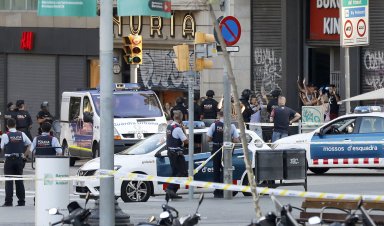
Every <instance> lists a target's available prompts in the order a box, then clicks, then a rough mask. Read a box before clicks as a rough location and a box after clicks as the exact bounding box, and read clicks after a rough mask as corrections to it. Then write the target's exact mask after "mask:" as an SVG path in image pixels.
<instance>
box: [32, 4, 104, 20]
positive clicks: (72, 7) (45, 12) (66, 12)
mask: <svg viewBox="0 0 384 226" xmlns="http://www.w3.org/2000/svg"><path fill="white" fill-rule="evenodd" d="M96 8H97V4H96V0H66V1H62V0H51V1H44V0H39V1H38V8H37V15H38V16H81V17H94V16H97V14H96Z"/></svg>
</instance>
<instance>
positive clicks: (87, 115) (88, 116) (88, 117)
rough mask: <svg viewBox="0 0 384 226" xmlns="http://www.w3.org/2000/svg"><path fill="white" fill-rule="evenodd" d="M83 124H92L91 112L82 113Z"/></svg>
mask: <svg viewBox="0 0 384 226" xmlns="http://www.w3.org/2000/svg"><path fill="white" fill-rule="evenodd" d="M83 115H84V122H90V123H93V113H92V112H84V114H83Z"/></svg>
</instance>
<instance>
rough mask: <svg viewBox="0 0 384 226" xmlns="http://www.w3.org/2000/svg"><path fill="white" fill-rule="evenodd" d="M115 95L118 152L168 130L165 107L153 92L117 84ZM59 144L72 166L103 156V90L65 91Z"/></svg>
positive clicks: (114, 110) (115, 134) (116, 148)
mask: <svg viewBox="0 0 384 226" xmlns="http://www.w3.org/2000/svg"><path fill="white" fill-rule="evenodd" d="M114 86H115V87H114V92H113V103H112V105H113V114H114V119H113V122H114V149H115V150H114V151H115V153H117V152H120V151H122V150H124V149H125V148H127V147H129V146H131V145H133V144H135V143H136V142H138V141H139V140H142V139H145V138H146V137H149V136H150V135H152V134H155V133H158V132H163V131H165V129H166V127H167V124H166V119H165V115H164V112H163V108H162V105H161V103H160V101H159V99H158V97H157V95H156V93H155V92H154V91H151V90H141V89H140V87H139V86H138V85H137V84H130V83H117V84H115V85H114ZM60 115H61V118H60V125H61V131H60V143H61V145H62V146H63V152H64V155H66V156H70V157H71V160H70V165H71V166H73V165H74V164H75V161H76V159H79V158H95V157H98V156H100V149H99V148H100V145H99V144H100V90H98V89H93V90H83V91H76V92H63V94H62V100H61V112H60Z"/></svg>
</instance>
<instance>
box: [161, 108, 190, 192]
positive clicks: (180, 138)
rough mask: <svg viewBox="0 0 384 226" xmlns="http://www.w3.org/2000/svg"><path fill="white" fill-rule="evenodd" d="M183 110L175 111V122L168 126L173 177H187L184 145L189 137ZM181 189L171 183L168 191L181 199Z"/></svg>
mask: <svg viewBox="0 0 384 226" xmlns="http://www.w3.org/2000/svg"><path fill="white" fill-rule="evenodd" d="M181 118H182V112H181V111H175V112H174V116H173V122H172V123H171V124H170V125H168V127H167V149H168V157H169V162H170V164H171V168H172V176H173V177H187V176H188V173H187V164H186V162H185V158H184V152H183V150H184V148H183V147H184V145H187V144H188V138H187V136H186V135H185V131H184V128H183V125H182V121H181ZM178 189H179V185H177V184H169V185H168V187H167V190H166V193H167V194H168V195H169V196H170V198H171V199H179V198H182V197H181V196H179V195H177V194H176V192H177V190H178Z"/></svg>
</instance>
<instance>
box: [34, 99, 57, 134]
mask: <svg viewBox="0 0 384 226" xmlns="http://www.w3.org/2000/svg"><path fill="white" fill-rule="evenodd" d="M40 109H41V110H40V111H39V112H38V113H37V115H36V118H37V123H39V124H40V127H39V129H38V133H39V135H41V133H42V132H43V131H42V128H41V126H42V124H43V123H44V122H48V123H50V124H51V125H52V123H53V116H52V115H51V113H50V112H49V111H48V101H44V102H43V103H41V105H40Z"/></svg>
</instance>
